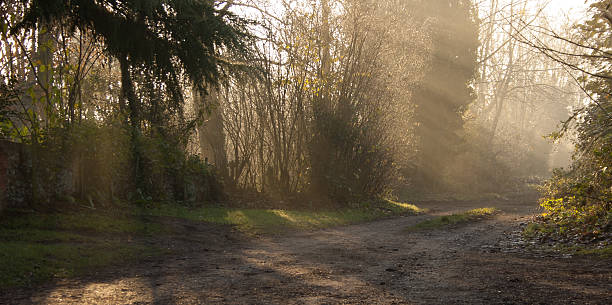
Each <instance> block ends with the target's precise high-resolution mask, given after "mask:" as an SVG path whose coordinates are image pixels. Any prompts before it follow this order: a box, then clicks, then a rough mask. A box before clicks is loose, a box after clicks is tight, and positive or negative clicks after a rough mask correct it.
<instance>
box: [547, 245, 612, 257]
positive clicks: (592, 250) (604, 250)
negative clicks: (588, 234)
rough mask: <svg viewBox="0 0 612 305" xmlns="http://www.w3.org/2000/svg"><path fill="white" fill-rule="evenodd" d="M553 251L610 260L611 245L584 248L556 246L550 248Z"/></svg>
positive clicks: (580, 246) (583, 246) (581, 246)
mask: <svg viewBox="0 0 612 305" xmlns="http://www.w3.org/2000/svg"><path fill="white" fill-rule="evenodd" d="M552 249H553V250H554V251H557V252H561V253H567V254H571V255H587V256H597V257H601V258H608V259H610V258H612V245H606V246H603V247H594V246H593V245H591V246H585V245H571V244H557V245H555V246H554V247H552Z"/></svg>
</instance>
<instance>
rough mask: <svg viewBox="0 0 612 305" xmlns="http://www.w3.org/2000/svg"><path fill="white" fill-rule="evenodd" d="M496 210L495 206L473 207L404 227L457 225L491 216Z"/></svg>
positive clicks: (411, 229)
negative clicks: (465, 210)
mask: <svg viewBox="0 0 612 305" xmlns="http://www.w3.org/2000/svg"><path fill="white" fill-rule="evenodd" d="M497 212H498V210H497V209H496V208H480V209H473V210H469V211H467V212H463V213H457V214H451V215H445V216H438V217H435V218H432V219H428V220H425V221H422V222H419V223H418V224H416V225H414V226H410V227H408V228H406V230H407V231H418V230H428V229H440V228H443V227H448V226H452V225H457V224H461V223H466V222H471V221H476V220H480V219H483V218H485V217H487V216H491V215H493V214H495V213H497Z"/></svg>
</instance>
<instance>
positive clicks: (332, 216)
mask: <svg viewBox="0 0 612 305" xmlns="http://www.w3.org/2000/svg"><path fill="white" fill-rule="evenodd" d="M420 212H422V210H421V209H419V208H418V207H416V206H415V205H412V204H406V203H400V202H395V201H391V200H380V201H376V202H371V203H366V204H362V205H361V206H360V207H358V208H348V209H342V210H336V211H292V210H281V209H232V208H225V207H199V208H188V207H185V206H180V205H176V204H157V205H154V206H151V207H148V208H146V209H144V208H142V209H139V210H137V211H136V213H139V214H142V215H148V216H170V217H179V218H185V219H189V220H193V221H203V222H210V223H218V224H228V225H233V226H236V228H237V229H238V230H240V231H242V232H243V233H255V234H259V233H266V234H270V233H272V234H273V233H281V232H285V231H286V230H287V229H302V230H304V229H320V228H326V227H332V226H339V225H347V224H353V223H359V222H366V221H372V220H375V219H380V218H384V217H388V216H399V215H414V214H417V213H420Z"/></svg>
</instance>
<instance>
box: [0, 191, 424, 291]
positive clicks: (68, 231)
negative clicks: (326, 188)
mask: <svg viewBox="0 0 612 305" xmlns="http://www.w3.org/2000/svg"><path fill="white" fill-rule="evenodd" d="M119 210H120V211H93V210H80V211H78V212H71V213H50V214H44V213H34V212H32V211H19V210H9V211H5V212H4V214H3V215H1V216H0V289H6V288H10V287H18V286H30V285H34V284H37V283H40V282H44V281H48V280H50V279H53V278H65V277H71V276H76V275H80V274H84V273H87V272H89V271H91V270H94V269H96V268H100V267H103V266H108V265H114V264H126V263H129V262H132V261H135V260H137V259H139V258H142V257H145V256H156V255H160V254H162V253H164V252H165V250H162V249H160V248H157V247H154V246H149V245H144V244H143V243H138V242H137V241H138V239H139V238H140V237H154V236H157V235H159V234H173V232H172V231H171V230H170V229H167V228H165V227H164V226H163V225H161V224H160V222H159V221H156V217H177V218H183V219H187V220H191V221H196V222H209V223H217V224H227V225H233V226H235V227H236V228H237V229H238V230H240V231H242V232H244V233H255V234H259V233H281V232H285V231H287V229H316V228H325V227H331V226H338V225H346V224H352V223H358V222H365V221H371V220H375V219H379V218H383V217H388V216H398V215H410V214H416V213H419V212H421V210H420V209H419V208H417V207H416V206H414V205H410V204H405V203H399V202H394V201H388V200H381V201H377V202H371V203H367V204H362V205H360V206H359V207H358V208H350V209H343V210H337V211H290V210H279V209H231V208H224V207H210V206H205V207H197V208H188V207H185V206H182V205H178V204H173V203H150V204H148V206H147V207H142V206H140V207H136V206H134V205H126V206H121V207H120V209H119Z"/></svg>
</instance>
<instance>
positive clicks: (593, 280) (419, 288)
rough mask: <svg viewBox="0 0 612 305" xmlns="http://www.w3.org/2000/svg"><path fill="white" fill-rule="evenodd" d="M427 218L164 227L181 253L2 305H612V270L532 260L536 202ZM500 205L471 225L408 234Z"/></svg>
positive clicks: (590, 263)
mask: <svg viewBox="0 0 612 305" xmlns="http://www.w3.org/2000/svg"><path fill="white" fill-rule="evenodd" d="M419 206H421V207H425V208H429V209H431V210H430V212H429V213H428V214H426V215H419V216H406V217H399V218H394V219H387V220H381V221H376V222H372V223H366V224H359V225H352V226H345V227H338V228H332V229H326V230H320V231H313V232H290V233H287V234H283V235H280V236H260V237H246V236H242V235H240V234H239V233H237V232H234V231H233V230H232V229H231V228H230V227H225V226H212V225H210V224H201V223H194V222H188V221H183V220H166V222H167V225H171V226H174V227H175V228H176V229H177V230H179V231H180V232H181V234H178V235H177V236H173V237H172V238H165V239H163V240H159V239H158V240H149V241H142V242H149V243H155V244H158V245H159V244H160V243H161V244H163V246H164V247H167V248H171V249H172V250H173V251H174V253H177V254H173V255H168V256H165V257H163V258H156V259H151V260H146V261H141V262H139V263H137V264H132V265H131V266H124V267H112V268H107V270H99V271H98V272H96V273H95V274H92V275H90V276H88V277H81V278H77V279H70V280H63V281H59V282H55V283H49V284H45V285H42V286H39V287H36V288H30V289H18V290H12V291H7V292H4V293H2V294H0V304H4V303H7V304H31V303H35V304H612V261H610V260H606V259H600V258H595V257H584V256H583V257H568V256H563V255H554V254H546V253H542V252H539V251H532V250H525V249H522V248H521V245H520V243H517V240H516V239H517V236H518V235H517V234H516V232H517V230H519V229H520V224H521V223H525V222H526V221H528V219H529V217H531V216H532V215H533V214H534V213H535V212H536V205H535V202H534V201H533V200H507V201H503V200H500V201H498V202H491V201H489V202H430V203H421V204H419ZM485 206H495V207H497V208H499V209H501V210H502V213H500V214H498V215H496V216H494V217H492V218H489V219H486V220H481V221H478V222H474V223H469V224H465V225H460V226H456V227H450V228H445V229H441V230H429V231H421V232H406V231H405V230H404V229H405V228H406V227H407V226H410V225H413V224H416V223H418V222H419V221H422V220H424V219H427V218H430V217H433V216H435V215H442V214H447V213H451V212H453V211H464V210H468V209H472V208H476V207H485Z"/></svg>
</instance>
